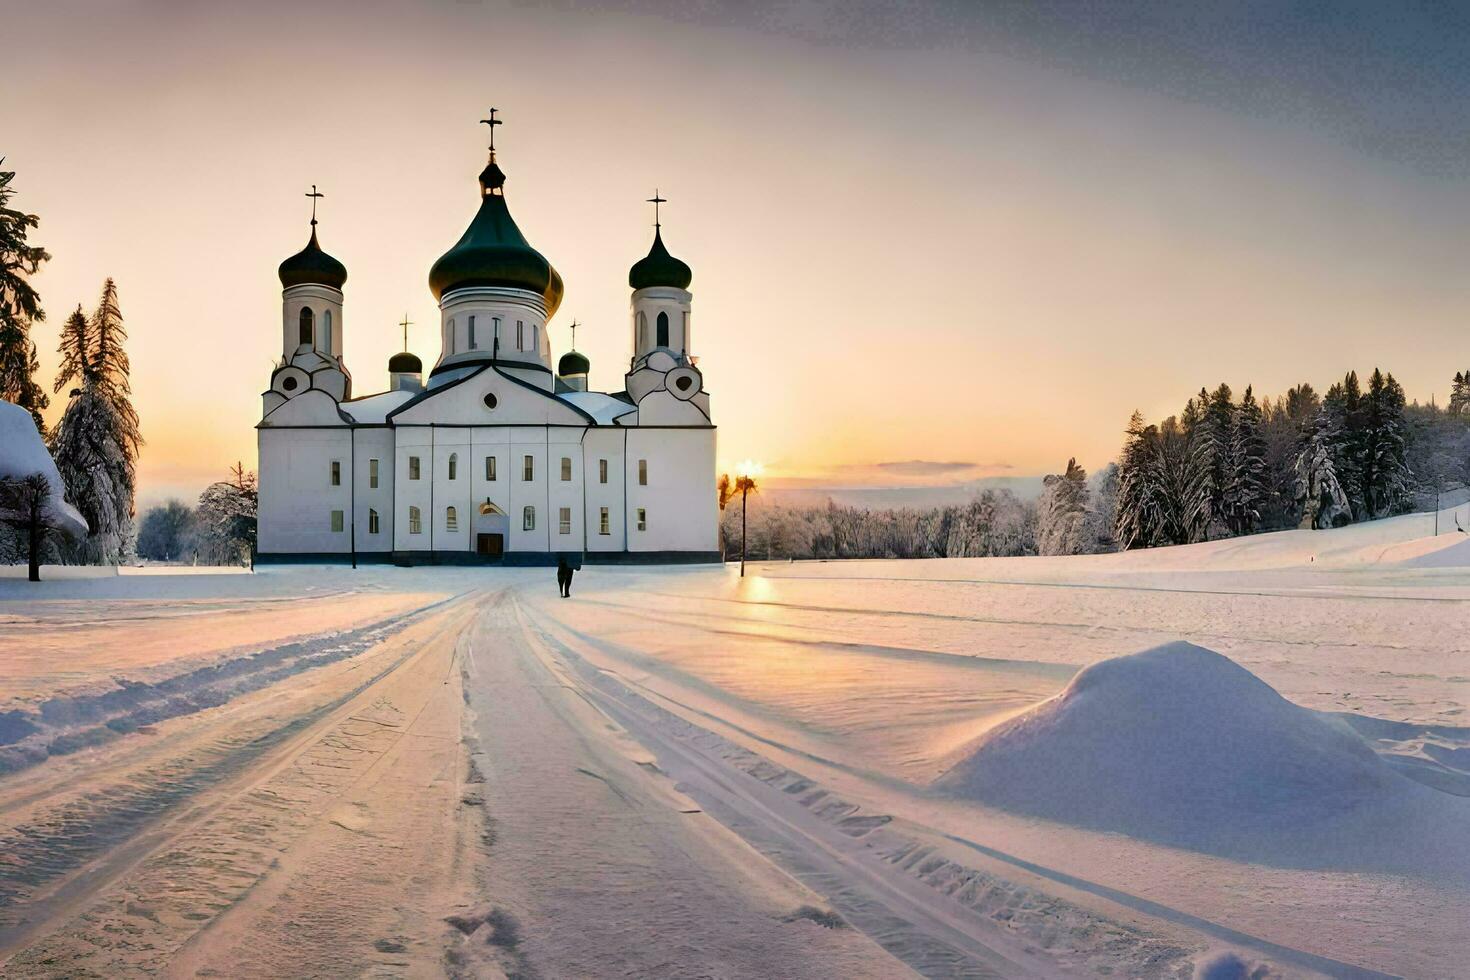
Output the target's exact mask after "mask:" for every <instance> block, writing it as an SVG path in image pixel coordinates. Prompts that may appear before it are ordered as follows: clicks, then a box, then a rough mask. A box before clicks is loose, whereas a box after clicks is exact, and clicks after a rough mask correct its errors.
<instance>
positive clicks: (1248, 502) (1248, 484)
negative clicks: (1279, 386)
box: [1224, 385, 1267, 534]
mask: <svg viewBox="0 0 1470 980" xmlns="http://www.w3.org/2000/svg"><path fill="white" fill-rule="evenodd" d="M1229 465H1230V471H1229V476H1228V478H1227V479H1226V484H1225V494H1224V498H1225V516H1226V521H1227V523H1228V524H1229V527H1230V530H1231V533H1233V534H1251V533H1253V532H1254V531H1255V530H1256V528H1257V527H1258V525H1259V524H1260V521H1261V512H1262V510H1264V509H1265V506H1266V496H1267V473H1266V440H1265V439H1264V438H1263V436H1262V434H1261V409H1260V407H1259V406H1258V405H1257V404H1256V398H1255V394H1254V393H1253V392H1252V391H1251V387H1250V385H1246V388H1245V395H1244V396H1243V397H1242V398H1241V400H1240V404H1239V405H1238V406H1236V408H1235V412H1234V420H1233V424H1232V426H1231V440H1230V458H1229Z"/></svg>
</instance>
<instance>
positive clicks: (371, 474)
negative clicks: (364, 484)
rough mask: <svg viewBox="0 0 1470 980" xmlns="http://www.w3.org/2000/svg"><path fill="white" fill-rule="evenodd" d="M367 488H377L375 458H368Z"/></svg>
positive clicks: (376, 463)
mask: <svg viewBox="0 0 1470 980" xmlns="http://www.w3.org/2000/svg"><path fill="white" fill-rule="evenodd" d="M368 489H369V490H376V489H378V461H377V460H376V459H370V460H368Z"/></svg>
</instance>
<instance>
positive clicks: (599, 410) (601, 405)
mask: <svg viewBox="0 0 1470 980" xmlns="http://www.w3.org/2000/svg"><path fill="white" fill-rule="evenodd" d="M556 397H558V398H560V399H561V400H562V401H564V402H566V403H567V404H568V405H571V406H572V407H573V408H580V409H581V410H582V411H584V412H586V413H587V414H588V415H590V416H592V417H593V418H594V419H596V420H597V424H598V425H612V424H613V421H614V420H615V419H617V417H618V416H619V415H627V414H628V413H629V412H631V411H633V407H632V406H631V405H629V404H628V403H627V402H625V401H623V400H622V399H620V398H614V397H613V396H612V395H609V394H605V393H604V392H601V391H563V392H560V393H558V394H557V396H556Z"/></svg>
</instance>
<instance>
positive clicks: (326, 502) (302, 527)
mask: <svg viewBox="0 0 1470 980" xmlns="http://www.w3.org/2000/svg"><path fill="white" fill-rule="evenodd" d="M257 435H258V444H259V452H260V463H259V466H260V470H259V473H260V504H259V513H258V518H259V545H258V546H259V550H260V551H262V552H267V553H271V552H286V553H290V552H297V553H300V552H309V553H333V554H335V553H344V554H345V553H347V552H348V551H350V534H349V532H348V530H347V514H348V513H349V511H350V510H351V507H350V496H351V493H352V487H351V484H350V482H349V474H350V471H351V467H350V465H349V464H350V460H351V451H352V447H351V441H350V436H349V434H348V430H347V429H346V428H342V429H338V430H333V429H269V428H264V429H260V430H258V433H257ZM332 460H338V461H340V462H341V471H342V484H341V486H336V487H334V486H332V485H331V461H332ZM334 510H340V511H342V513H343V524H342V530H341V531H336V532H334V531H333V530H332V511H334Z"/></svg>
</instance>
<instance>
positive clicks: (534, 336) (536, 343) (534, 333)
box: [531, 323, 541, 351]
mask: <svg viewBox="0 0 1470 980" xmlns="http://www.w3.org/2000/svg"><path fill="white" fill-rule="evenodd" d="M539 332H540V328H539V327H537V326H536V324H534V323H533V324H531V350H534V351H539V350H541V343H540V337H539V336H538V334H539Z"/></svg>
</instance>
